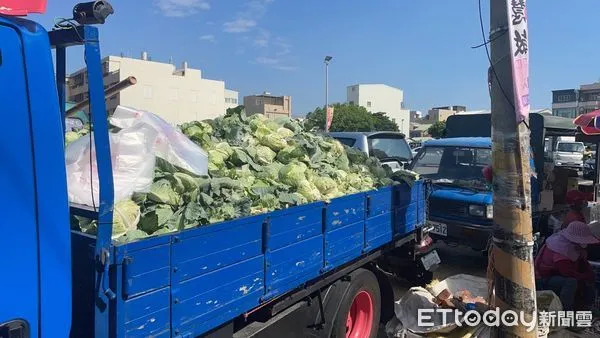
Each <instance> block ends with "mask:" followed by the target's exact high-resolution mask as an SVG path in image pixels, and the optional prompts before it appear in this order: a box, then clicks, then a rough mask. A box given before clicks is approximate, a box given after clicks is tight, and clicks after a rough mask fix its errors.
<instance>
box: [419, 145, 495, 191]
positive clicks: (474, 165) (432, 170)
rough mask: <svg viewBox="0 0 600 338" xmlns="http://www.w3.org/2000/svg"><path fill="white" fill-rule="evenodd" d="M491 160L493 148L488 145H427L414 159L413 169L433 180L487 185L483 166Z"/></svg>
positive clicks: (458, 183)
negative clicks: (468, 146) (477, 146)
mask: <svg viewBox="0 0 600 338" xmlns="http://www.w3.org/2000/svg"><path fill="white" fill-rule="evenodd" d="M491 161H492V150H491V149H487V148H466V147H452V146H446V147H425V148H424V149H423V150H421V152H419V154H418V155H417V157H416V158H415V159H414V160H413V164H412V170H414V171H416V172H417V173H419V174H421V175H422V176H424V177H427V178H430V179H432V180H434V183H439V184H454V185H460V186H468V187H472V188H481V189H487V187H486V186H485V180H484V177H483V174H482V170H483V168H484V167H485V166H487V165H489V164H491ZM436 181H438V182H436Z"/></svg>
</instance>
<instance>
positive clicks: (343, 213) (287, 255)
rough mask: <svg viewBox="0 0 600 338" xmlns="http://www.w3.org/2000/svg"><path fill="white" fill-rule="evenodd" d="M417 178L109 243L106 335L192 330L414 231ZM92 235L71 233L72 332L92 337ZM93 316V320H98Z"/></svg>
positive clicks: (422, 206) (418, 222)
mask: <svg viewBox="0 0 600 338" xmlns="http://www.w3.org/2000/svg"><path fill="white" fill-rule="evenodd" d="M426 195H427V185H426V184H424V183H423V182H422V181H417V182H415V184H414V185H413V186H412V187H410V186H408V185H407V184H400V185H396V186H393V187H386V188H382V189H379V190H374V191H369V192H366V193H358V194H353V195H349V196H344V197H340V198H337V199H333V200H332V201H330V202H329V203H324V202H316V203H311V204H307V205H302V206H297V207H292V208H289V209H284V210H278V211H274V212H270V213H266V214H262V215H257V216H251V217H245V218H241V219H236V220H232V221H226V222H221V223H217V224H211V225H206V226H201V227H198V228H194V229H188V230H184V231H181V232H176V233H172V234H165V235H161V236H158V237H151V238H146V239H142V240H140V241H137V242H132V243H127V244H123V245H113V246H112V247H111V250H112V252H111V266H110V270H109V284H110V287H111V289H112V290H113V291H114V292H115V294H116V299H115V300H113V301H111V302H110V303H109V305H108V306H109V311H108V313H109V314H108V316H109V318H106V319H107V320H106V322H107V323H108V325H109V327H108V328H107V330H106V331H107V332H109V333H110V336H111V337H141V336H143V337H147V336H152V337H195V336H198V335H201V334H204V333H207V332H209V331H211V330H212V329H214V328H216V327H219V326H220V325H222V324H224V323H227V322H229V321H230V320H232V319H234V318H236V317H238V316H240V315H242V314H244V313H247V312H248V311H250V310H252V309H254V308H256V307H257V306H259V305H261V304H263V303H265V302H268V301H271V300H274V299H277V298H278V297H281V296H283V295H286V294H289V293H290V292H292V291H294V290H298V289H299V288H302V287H303V286H305V285H307V284H308V283H313V282H315V281H317V280H319V279H321V278H323V277H324V276H326V275H328V274H329V273H330V272H332V271H334V270H335V269H336V268H338V267H340V266H343V265H345V264H347V263H349V262H352V261H355V260H358V259H360V258H361V257H363V256H365V255H367V254H368V253H369V252H372V251H374V250H376V249H378V248H381V247H382V246H384V245H386V244H389V243H391V242H394V241H397V240H399V239H400V238H403V237H406V236H408V235H410V234H411V233H412V232H414V230H415V229H416V228H418V227H419V226H422V225H423V224H424V223H425V219H426V217H425V215H426V207H427V205H426ZM94 245H95V238H94V237H93V236H90V235H86V234H83V233H81V232H77V231H74V232H72V248H73V252H72V254H73V255H72V257H73V276H74V277H73V280H74V285H73V289H74V295H73V303H74V304H73V313H74V315H73V331H72V336H75V337H89V336H93V330H94V329H93V328H94V323H93V322H90V319H91V318H94V316H93V313H94V306H95V304H94V299H95V297H94V295H95V292H96V290H95V288H96V287H97V286H98V285H101V283H100V282H99V281H94V266H95V260H94V257H93V256H94ZM96 321H98V318H96Z"/></svg>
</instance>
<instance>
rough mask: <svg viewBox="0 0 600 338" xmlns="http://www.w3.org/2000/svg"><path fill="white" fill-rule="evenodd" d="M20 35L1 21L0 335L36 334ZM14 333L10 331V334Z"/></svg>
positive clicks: (31, 190) (33, 227) (32, 202)
mask: <svg viewBox="0 0 600 338" xmlns="http://www.w3.org/2000/svg"><path fill="white" fill-rule="evenodd" d="M23 55H24V53H23V44H22V40H21V37H20V35H19V33H18V32H17V31H16V30H15V29H14V28H12V27H11V26H10V25H8V24H5V21H3V20H2V19H1V18H0V104H1V105H2V108H0V116H2V120H3V121H5V124H4V128H3V130H2V132H0V149H2V150H1V154H2V165H0V192H1V193H0V215H2V221H0V261H1V264H2V265H1V266H2V278H0V299H2V302H1V303H2V306H0V336H2V337H7V336H11V337H12V336H13V335H12V334H9V333H13V332H10V331H11V330H19V326H20V325H23V326H24V329H25V330H28V331H29V335H27V336H31V337H38V334H39V320H40V318H39V315H38V311H39V303H40V296H39V250H38V227H37V210H36V193H35V181H34V177H35V174H34V165H33V151H32V140H31V135H32V130H31V121H30V114H29V104H28V96H27V84H26V80H25V64H24V56H23ZM13 334H14V333H13Z"/></svg>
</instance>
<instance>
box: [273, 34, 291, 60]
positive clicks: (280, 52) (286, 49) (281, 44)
mask: <svg viewBox="0 0 600 338" xmlns="http://www.w3.org/2000/svg"><path fill="white" fill-rule="evenodd" d="M274 45H275V46H276V47H277V51H276V52H275V55H277V56H284V55H288V54H290V53H291V52H292V45H291V44H290V43H288V42H287V41H286V40H285V39H283V38H281V37H278V38H277V39H276V40H275V43H274Z"/></svg>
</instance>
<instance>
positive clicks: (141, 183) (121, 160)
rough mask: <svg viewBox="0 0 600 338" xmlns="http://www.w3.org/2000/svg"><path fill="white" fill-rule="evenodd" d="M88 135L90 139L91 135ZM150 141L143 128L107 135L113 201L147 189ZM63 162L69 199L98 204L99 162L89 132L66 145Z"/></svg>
mask: <svg viewBox="0 0 600 338" xmlns="http://www.w3.org/2000/svg"><path fill="white" fill-rule="evenodd" d="M91 138H92V141H93V134H91ZM149 142H150V139H149V138H148V135H146V134H145V133H144V131H142V130H122V131H121V132H119V133H116V134H110V148H111V161H112V172H113V183H114V200H115V202H118V201H121V200H124V199H127V198H129V197H131V195H132V194H133V192H135V191H140V192H145V191H149V190H150V186H151V184H152V178H153V175H154V165H155V162H156V157H155V156H154V154H153V153H152V150H151V149H150V147H149ZM90 151H91V154H90ZM90 155H91V157H90ZM90 159H91V161H92V162H91V168H90ZM66 162H67V163H66V164H67V181H68V183H69V200H70V201H71V202H73V203H79V204H85V205H90V206H91V205H95V206H98V205H99V204H100V197H99V195H98V192H99V188H98V185H99V180H98V165H97V163H96V152H95V147H94V146H93V142H92V146H91V147H90V136H89V135H86V136H83V137H81V138H79V139H78V140H76V141H75V142H73V143H71V144H69V145H68V146H67V158H66ZM92 189H93V191H94V195H93V196H94V197H93V200H92V193H91V190H92Z"/></svg>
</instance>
